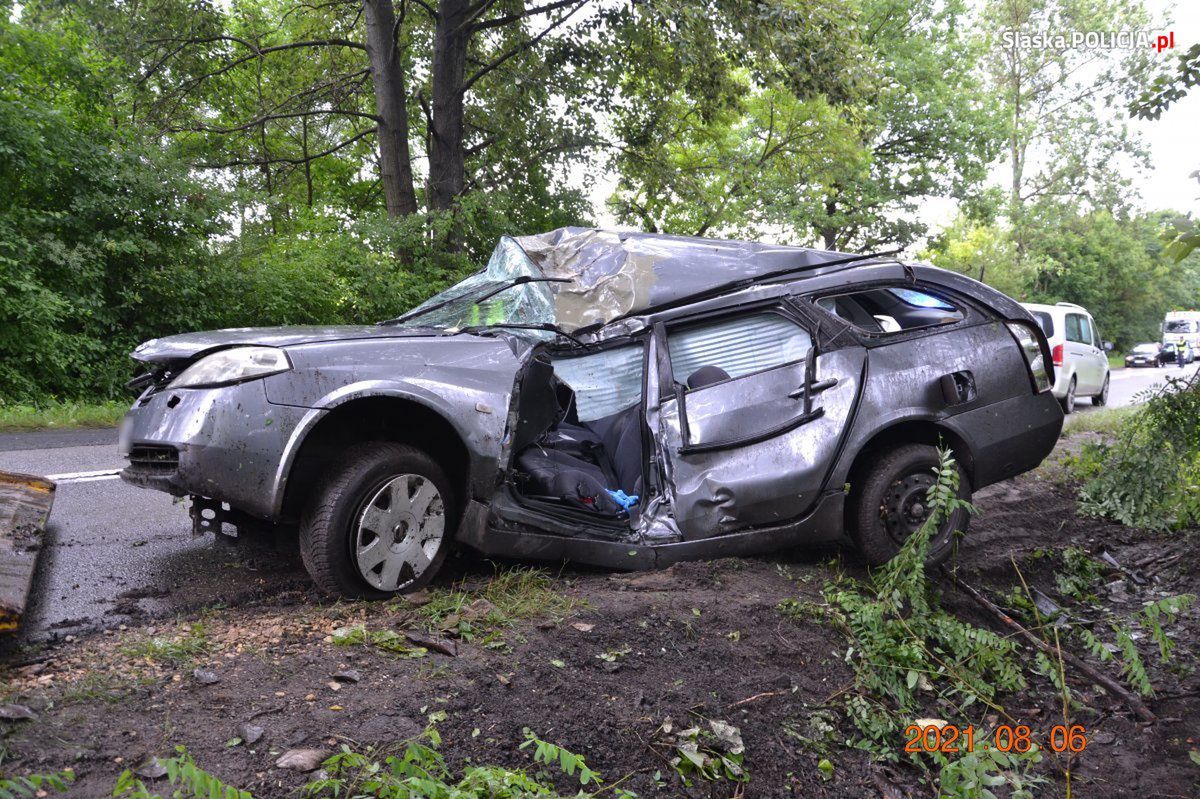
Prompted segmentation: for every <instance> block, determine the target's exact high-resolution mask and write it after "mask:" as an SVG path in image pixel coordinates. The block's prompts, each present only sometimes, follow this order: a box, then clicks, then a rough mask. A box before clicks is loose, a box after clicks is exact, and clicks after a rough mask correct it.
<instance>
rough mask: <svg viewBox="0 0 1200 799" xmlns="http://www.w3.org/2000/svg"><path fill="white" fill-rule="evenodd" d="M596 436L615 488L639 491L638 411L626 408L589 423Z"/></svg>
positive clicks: (639, 438) (640, 481)
mask: <svg viewBox="0 0 1200 799" xmlns="http://www.w3.org/2000/svg"><path fill="white" fill-rule="evenodd" d="M589 426H590V427H591V429H592V430H593V431H595V433H596V434H597V435H598V436H599V437H600V442H601V444H602V445H603V448H604V454H605V455H606V456H607V458H608V464H607V465H608V466H609V468H610V469H611V471H612V476H613V478H614V482H615V483H616V485H614V486H612V487H613V488H619V489H621V490H622V491H624V492H625V493H626V494H629V495H633V494H641V489H642V408H641V404H640V403H638V404H635V405H630V406H629V407H628V408H625V409H624V410H621V411H617V412H616V413H614V414H611V415H609V416H604V417H601V418H599V419H596V420H595V421H593V422H591V423H590V424H589Z"/></svg>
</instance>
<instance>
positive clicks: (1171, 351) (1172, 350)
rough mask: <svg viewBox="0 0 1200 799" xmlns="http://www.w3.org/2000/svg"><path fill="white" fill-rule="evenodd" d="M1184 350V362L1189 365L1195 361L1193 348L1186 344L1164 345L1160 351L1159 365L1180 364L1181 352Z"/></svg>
mask: <svg viewBox="0 0 1200 799" xmlns="http://www.w3.org/2000/svg"><path fill="white" fill-rule="evenodd" d="M1180 349H1183V362H1184V363H1185V364H1189V363H1191V362H1192V361H1194V360H1195V355H1194V353H1193V352H1192V348H1191V347H1189V346H1188V345H1187V344H1186V343H1185V342H1180V343H1178V344H1163V345H1162V348H1161V349H1160V350H1159V355H1158V363H1159V365H1160V366H1175V365H1176V364H1178V363H1179V350H1180Z"/></svg>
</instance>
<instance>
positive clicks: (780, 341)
mask: <svg viewBox="0 0 1200 799" xmlns="http://www.w3.org/2000/svg"><path fill="white" fill-rule="evenodd" d="M133 357H134V358H135V359H136V360H138V361H139V362H141V363H143V364H145V365H146V366H147V367H148V368H149V371H148V372H147V373H146V374H145V375H143V376H142V377H140V378H139V379H138V380H137V381H136V383H135V384H136V385H137V386H139V387H140V388H141V391H142V393H141V396H140V397H139V398H138V400H137V401H136V402H135V403H134V405H133V407H132V409H131V410H130V411H129V413H128V414H127V416H126V418H125V422H124V427H123V430H122V434H121V439H122V448H123V451H124V452H125V453H126V455H127V457H128V460H129V464H128V466H127V467H126V469H125V470H124V471H123V473H122V476H123V477H124V479H126V480H127V481H129V482H131V483H133V484H135V485H139V486H144V487H148V488H154V489H159V490H162V491H166V492H168V493H171V494H176V495H191V497H192V518H193V521H194V524H195V527H196V529H197V530H198V531H201V532H204V531H212V532H224V531H225V528H226V526H227V525H231V526H233V528H234V529H244V528H247V527H249V526H251V525H253V524H255V523H256V522H258V521H263V520H265V521H267V522H271V523H277V524H280V525H289V524H298V526H299V544H300V547H301V552H302V555H303V559H304V563H305V565H306V566H307V567H308V570H309V572H310V573H311V574H312V577H313V579H314V580H315V582H316V583H317V585H318V586H320V587H321V588H322V589H324V590H325V591H327V592H330V593H332V594H338V595H342V596H348V597H383V596H387V595H390V594H392V593H395V592H404V591H411V590H414V589H416V588H418V587H420V586H422V585H424V584H426V583H427V582H428V581H429V580H430V579H431V578H432V577H433V575H434V573H435V572H436V571H437V569H438V567H439V565H440V564H441V563H442V560H443V559H444V558H445V556H446V553H447V551H448V550H449V548H450V547H451V546H452V545H453V544H459V545H465V546H468V547H471V548H473V549H475V550H478V551H479V552H482V553H485V554H487V555H503V556H510V557H521V558H538V559H556V560H557V559H562V558H567V559H570V560H573V561H576V562H580V563H587V564H595V565H601V566H605V567H610V568H616V569H649V568H656V567H664V566H666V565H668V564H670V563H673V562H676V561H680V560H686V559H697V558H712V557H720V556H727V555H745V554H751V553H759V552H765V551H769V550H777V549H783V548H788V547H794V546H797V545H801V544H807V543H811V542H818V541H837V540H841V539H842V538H843V536H847V537H848V538H849V539H850V540H851V541H852V542H853V543H855V544H856V545H857V547H858V549H859V550H860V551H861V552H862V554H863V556H864V558H865V559H866V561H867V562H868V563H872V564H879V563H883V562H886V561H887V560H888V559H890V558H891V557H892V556H893V555H894V554H895V553H896V552H897V551H899V548H900V546H901V545H902V543H903V542H904V541H905V540H906V539H907V537H908V536H910V535H911V534H912V533H913V532H914V531H915V530H917V529H918V528H919V527H920V525H921V524H922V523H923V522H924V520H925V518H926V516H927V515H928V513H929V503H928V497H927V492H928V489H929V487H930V486H931V485H932V484H933V482H934V471H933V470H934V467H935V466H936V465H937V463H938V451H937V447H938V446H946V447H949V448H950V449H952V450H953V453H954V456H955V459H956V461H957V464H958V469H959V472H960V475H961V483H960V489H959V492H960V494H961V495H962V496H963V497H969V496H970V495H971V493H972V491H973V490H978V489H979V488H982V487H983V486H986V485H989V484H991V483H995V482H996V481H998V480H1003V479H1005V478H1009V477H1012V476H1014V475H1016V474H1019V473H1021V472H1024V471H1026V470H1028V469H1031V468H1033V467H1035V466H1037V465H1038V464H1039V463H1040V462H1041V461H1042V459H1043V458H1044V457H1045V456H1046V455H1047V454H1048V453H1049V452H1050V451H1051V449H1052V448H1053V447H1054V444H1055V441H1056V440H1057V438H1058V435H1059V432H1060V430H1061V427H1062V421H1063V415H1062V411H1061V409H1060V407H1059V405H1058V403H1057V401H1056V400H1055V399H1054V397H1053V395H1052V394H1051V392H1050V388H1051V384H1052V383H1053V380H1054V378H1053V373H1052V371H1051V368H1050V365H1049V364H1050V357H1051V352H1050V348H1049V345H1048V344H1047V341H1046V338H1045V336H1044V335H1043V334H1042V332H1041V330H1040V329H1039V328H1038V326H1037V324H1036V322H1035V321H1034V319H1033V317H1032V316H1030V314H1029V313H1028V312H1026V311H1025V310H1024V309H1023V308H1021V306H1020V305H1018V304H1017V303H1016V302H1014V301H1013V300H1011V299H1009V298H1008V297H1006V296H1004V295H1003V294H1001V293H999V292H997V291H995V290H994V289H991V288H989V287H987V286H985V285H982V284H981V283H977V282H975V281H974V280H971V279H970V278H967V277H964V276H962V275H960V274H957V273H954V272H947V271H943V270H940V269H936V268H934V267H931V266H925V265H920V264H906V263H900V262H898V261H895V260H891V259H888V258H882V257H871V256H862V255H845V254H841V253H834V252H825V251H821V250H812V249H804V248H797V247H777V246H770V245H764V244H753V243H747V242H736V241H716V240H708V239H693V238H680V237H673V236H662V235H649V234H640V233H613V232H604V231H597V230H591V229H580V228H566V229H561V230H557V231H554V232H551V233H546V234H541V235H534V236H526V237H522V238H517V239H514V238H508V237H505V238H503V239H502V240H501V241H500V243H499V245H498V246H497V248H496V250H495V252H494V253H493V255H492V257H491V260H490V261H489V262H488V264H487V267H486V268H485V269H483V270H482V271H480V272H479V273H477V274H475V275H472V276H471V277H468V278H467V279H466V280H464V281H462V282H461V283H459V284H458V285H456V286H454V287H452V288H450V289H447V290H446V291H444V292H442V293H441V294H439V295H437V296H435V297H433V298H432V299H430V300H428V301H427V302H425V303H423V304H422V305H420V306H418V307H417V308H415V309H414V310H412V311H410V312H408V313H406V314H404V315H403V316H400V317H398V318H396V319H393V320H391V321H388V322H383V323H380V324H379V325H376V326H355V327H286V328H273V329H258V330H255V329H236V330H220V331H215V332H207V333H192V334H184V335H176V336H170V337H167V338H162V339H157V340H152V341H148V342H146V343H144V344H142V345H141V346H139V347H138V348H137V349H136V350H135V351H134V353H133ZM966 526H967V517H966V514H965V513H963V512H961V511H960V512H956V513H955V514H953V515H952V516H951V517H950V518H948V519H947V520H946V521H945V522H944V523H943V524H942V525H941V527H940V528H939V530H937V531H936V534H935V535H934V536H933V537H932V540H931V548H930V552H929V560H930V562H931V563H937V562H940V561H942V560H943V559H945V558H946V557H947V555H948V554H949V553H950V551H951V548H952V544H953V540H954V539H953V536H954V533H955V531H957V530H964V529H965V528H966Z"/></svg>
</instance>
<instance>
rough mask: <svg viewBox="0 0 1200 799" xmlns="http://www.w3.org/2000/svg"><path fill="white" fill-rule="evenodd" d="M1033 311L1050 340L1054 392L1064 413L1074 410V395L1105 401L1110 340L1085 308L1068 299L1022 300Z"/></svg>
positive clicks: (1094, 402) (1106, 400)
mask: <svg viewBox="0 0 1200 799" xmlns="http://www.w3.org/2000/svg"><path fill="white" fill-rule="evenodd" d="M1021 304H1022V305H1023V306H1025V309H1026V310H1028V311H1029V312H1030V313H1031V314H1033V318H1034V319H1036V320H1037V323H1038V324H1039V325H1040V326H1041V328H1042V332H1043V333H1045V334H1046V339H1047V340H1048V341H1049V342H1050V354H1051V356H1052V357H1053V359H1054V373H1055V380H1054V396H1056V397H1058V401H1059V402H1060V403H1062V407H1063V413H1070V412H1071V411H1073V410H1075V398H1076V397H1091V398H1092V404H1093V405H1104V404H1105V403H1107V402H1108V351H1109V350H1111V349H1112V343H1111V342H1108V341H1104V340H1103V339H1101V338H1100V331H1099V330H1098V329H1097V328H1096V322H1095V320H1093V319H1092V315H1091V314H1090V313H1088V312H1087V309H1086V308H1084V307H1083V306H1080V305H1075V304H1073V303H1069V302H1059V303H1055V304H1054V305H1038V304H1036V303H1021Z"/></svg>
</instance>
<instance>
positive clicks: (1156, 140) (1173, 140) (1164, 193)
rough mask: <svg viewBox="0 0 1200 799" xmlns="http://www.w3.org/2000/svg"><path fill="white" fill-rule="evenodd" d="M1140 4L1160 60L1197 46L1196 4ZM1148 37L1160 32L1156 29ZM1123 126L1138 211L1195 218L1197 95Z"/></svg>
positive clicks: (939, 204)
mask: <svg viewBox="0 0 1200 799" xmlns="http://www.w3.org/2000/svg"><path fill="white" fill-rule="evenodd" d="M1144 2H1145V5H1146V7H1147V9H1148V10H1149V11H1150V13H1151V15H1152V16H1153V17H1154V18H1155V19H1171V20H1173V22H1172V23H1171V24H1169V25H1168V26H1167V27H1166V30H1173V31H1174V32H1175V48H1174V50H1165V51H1163V53H1162V55H1163V57H1164V58H1170V59H1172V60H1174V56H1176V55H1177V54H1178V53H1180V52H1182V51H1184V50H1186V49H1187V48H1188V47H1190V46H1191V45H1192V44H1193V43H1195V42H1196V41H1200V0H1180V3H1179V4H1178V5H1176V4H1175V3H1174V2H1173V0H1144ZM1153 32H1154V33H1155V34H1157V33H1159V32H1160V31H1159V29H1157V28H1156V29H1154V31H1153ZM1128 124H1129V126H1130V128H1131V129H1132V130H1134V131H1135V132H1137V133H1138V134H1140V136H1141V138H1142V143H1143V145H1144V146H1145V148H1146V150H1147V151H1148V152H1149V154H1150V163H1151V166H1150V169H1149V170H1148V171H1145V172H1139V173H1138V174H1136V175H1133V176H1132V178H1133V185H1134V188H1135V189H1137V191H1138V192H1139V193H1140V195H1141V202H1140V205H1141V207H1142V208H1143V209H1145V210H1158V209H1170V210H1175V211H1184V212H1187V211H1192V212H1200V183H1197V181H1196V179H1195V178H1192V177H1189V175H1190V174H1191V173H1192V172H1194V171H1196V170H1197V169H1200V89H1195V90H1193V91H1192V92H1190V93H1189V94H1188V95H1187V96H1186V97H1184V99H1183V100H1181V101H1179V102H1177V103H1175V104H1174V105H1172V106H1171V108H1170V109H1168V110H1167V111H1166V112H1165V113H1164V114H1163V115H1162V116H1161V117H1160V118H1159V119H1157V120H1140V119H1130V120H1128ZM1038 160H1039V159H1038V155H1037V153H1031V161H1032V162H1036V161H1038ZM1005 176H1006V172H1005V169H1004V165H1003V164H998V165H997V166H996V168H995V169H994V170H993V172H992V175H991V177H990V178H989V182H990V183H994V184H995V185H999V186H1003V185H1004V178H1005ZM615 183H616V177H615V175H613V174H605V175H602V176H600V177H599V178H597V179H596V181H595V183H594V184H593V185H592V190H591V200H592V204H593V207H594V208H595V210H596V214H595V215H596V221H597V223H598V224H600V225H601V226H602V227H610V228H621V227H626V226H623V225H619V224H617V221H616V219H615V218H613V216H612V215H611V214H610V213H609V211H608V209H607V207H606V206H605V201H606V200H607V199H608V197H609V196H610V195H611V194H612V193H613V190H614V189H615ZM956 209H957V205H956V203H955V202H954V201H953V200H950V199H945V198H933V199H930V200H928V201H926V202H923V203H921V205H920V207H919V208H918V210H917V215H918V216H919V217H920V219H921V221H923V222H925V223H926V224H927V225H928V226H929V228H930V230H931V232H936V231H937V230H938V229H940V228H942V227H944V226H945V225H946V224H948V223H949V222H950V221H951V220H952V219H953V218H954V215H955V212H956ZM921 245H922V242H918V243H917V244H916V245H914V247H912V248H910V249H911V250H913V251H916V250H919V249H920V247H921Z"/></svg>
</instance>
